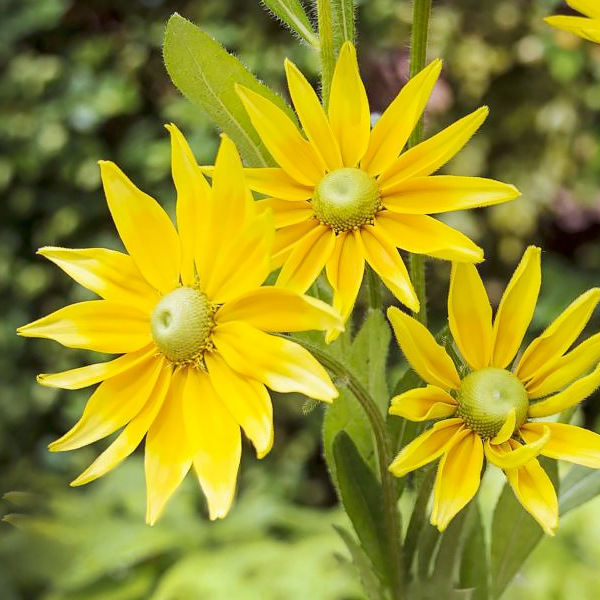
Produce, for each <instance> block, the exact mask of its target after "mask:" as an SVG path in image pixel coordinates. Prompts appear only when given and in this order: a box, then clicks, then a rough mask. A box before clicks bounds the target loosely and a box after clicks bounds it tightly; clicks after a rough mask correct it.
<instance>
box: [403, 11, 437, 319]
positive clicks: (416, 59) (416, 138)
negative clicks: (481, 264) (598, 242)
mask: <svg viewBox="0 0 600 600" xmlns="http://www.w3.org/2000/svg"><path fill="white" fill-rule="evenodd" d="M431 3H432V0H413V22H412V30H411V36H410V76H411V77H414V76H415V75H416V74H417V73H419V72H420V71H422V70H423V68H424V67H425V61H426V60H427V35H428V33H429V17H430V15H431ZM422 140H423V118H421V119H419V122H418V123H417V125H416V127H415V129H414V131H413V133H412V135H411V136H410V139H409V140H408V147H409V148H412V147H413V146H416V145H417V144H419V143H420V142H421V141H422ZM410 277H411V280H412V282H413V285H414V287H415V292H416V294H417V298H418V299H419V303H420V305H421V307H420V310H419V312H418V313H415V318H416V319H418V320H419V321H420V322H421V323H423V325H427V292H426V285H425V258H424V257H423V256H422V255H420V254H411V256H410Z"/></svg>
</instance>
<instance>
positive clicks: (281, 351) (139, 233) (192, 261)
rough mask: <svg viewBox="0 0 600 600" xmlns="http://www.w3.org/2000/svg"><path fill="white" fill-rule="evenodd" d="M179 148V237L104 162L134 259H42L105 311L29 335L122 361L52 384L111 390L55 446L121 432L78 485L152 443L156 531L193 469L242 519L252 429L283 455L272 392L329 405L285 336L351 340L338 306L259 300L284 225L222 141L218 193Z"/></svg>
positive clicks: (77, 255)
mask: <svg viewBox="0 0 600 600" xmlns="http://www.w3.org/2000/svg"><path fill="white" fill-rule="evenodd" d="M167 129H168V130H169V132H170V134H171V148H172V173H173V180H174V182H175V187H176V189H177V230H176V229H175V227H174V226H173V224H172V222H171V220H170V218H169V217H168V215H167V213H166V212H165V211H164V210H163V209H162V208H161V207H160V205H159V204H158V203H157V202H156V201H155V200H154V199H152V198H151V197H150V196H148V195H146V194H144V193H143V192H141V191H140V190H139V189H137V188H136V187H135V186H134V184H133V183H132V182H131V181H130V180H129V179H128V178H127V177H126V176H125V175H124V174H123V173H122V171H120V170H119V168H118V167H117V166H116V165H115V164H113V163H111V162H105V161H103V162H101V163H100V168H101V174H102V182H103V185H104V190H105V193H106V198H107V201H108V207H109V209H110V212H111V214H112V217H113V220H114V222H115V225H116V227H117V230H118V232H119V235H120V237H121V240H122V241H123V244H124V246H125V248H126V249H127V252H128V254H124V253H122V252H115V251H113V250H106V249H103V248H91V249H83V250H71V249H66V248H42V249H41V250H40V251H39V252H40V254H41V255H42V256H45V257H46V258H48V259H49V260H51V261H53V262H54V263H56V264H57V265H58V266H59V267H61V268H62V269H63V270H64V271H65V272H66V273H67V274H68V275H70V276H71V277H72V278H73V279H75V281H77V282H78V283H80V284H81V285H83V286H84V287H86V288H88V289H89V290H91V291H93V292H95V293H96V294H98V295H99V296H100V297H101V298H102V299H101V300H92V301H89V302H80V303H78V304H73V305H71V306H67V307H65V308H62V309H60V310H58V311H57V312H55V313H53V314H51V315H48V316H46V317H43V318H41V319H39V320H37V321H34V322H33V323H30V324H29V325H25V326H23V327H21V328H20V329H19V333H20V335H23V336H26V337H41V338H49V339H53V340H56V341H57V342H59V343H61V344H63V345H64V346H68V347H70V348H87V349H89V350H95V351H98V352H108V353H117V354H122V356H120V357H118V358H116V359H114V360H112V361H110V362H105V363H101V364H92V365H89V366H85V367H81V368H77V369H73V370H70V371H65V372H62V373H55V374H52V375H40V376H39V378H38V380H39V382H40V383H41V384H43V385H47V386H51V387H59V388H65V389H78V388H83V387H87V386H90V385H93V384H96V383H100V385H99V386H98V388H97V389H96V391H95V392H94V393H93V394H92V396H91V397H90V399H89V401H88V403H87V406H86V407H85V410H84V412H83V416H82V417H81V419H80V421H79V422H78V423H77V424H76V425H75V426H74V427H73V428H72V429H71V430H70V431H69V432H68V433H66V434H65V435H64V436H63V437H61V438H60V439H59V440H57V441H55V442H54V443H52V444H51V445H50V449H51V450H54V451H62V450H72V449H75V448H80V447H82V446H85V445H87V444H91V443H92V442H95V441H97V440H99V439H100V438H103V437H106V436H108V435H110V434H112V433H114V432H115V431H117V430H119V429H122V431H121V433H120V435H119V436H118V437H117V438H116V440H115V441H114V442H113V443H112V444H111V445H110V446H109V447H108V448H107V449H106V450H105V451H104V452H103V453H102V454H101V455H100V456H99V457H98V458H97V459H96V460H95V461H94V462H93V463H92V465H91V466H90V467H89V468H88V469H87V470H86V471H85V472H84V473H83V474H81V475H80V476H79V477H78V478H77V479H76V480H75V481H74V482H73V485H81V484H84V483H88V482H89V481H92V480H93V479H96V478H97V477H100V476H101V475H104V474H105V473H106V472H107V471H109V470H111V469H113V468H114V467H116V466H117V465H118V464H119V463H120V462H121V461H122V460H124V459H125V458H126V457H127V456H129V455H130V454H131V453H132V452H133V451H134V450H135V449H136V447H137V446H138V445H139V444H140V442H141V441H142V439H143V438H144V436H145V438H146V443H145V473H146V487H147V521H148V522H149V523H151V524H152V523H154V522H155V521H156V519H157V518H158V516H159V515H160V513H161V511H162V509H163V508H164V506H165V504H166V502H167V501H168V499H169V498H170V497H171V495H172V494H173V492H174V491H175V490H176V489H177V487H178V486H179V484H180V483H181V482H182V480H183V478H184V477H185V475H186V474H187V473H188V471H189V470H190V468H192V467H193V469H194V471H195V474H196V476H197V478H198V481H199V482H200V485H201V487H202V489H203V491H204V494H205V496H206V499H207V502H208V509H209V515H210V518H211V519H216V518H223V517H225V515H226V514H227V512H228V511H229V508H230V506H231V503H232V500H233V496H234V492H235V486H236V478H237V472H238V469H239V463H240V453H241V439H240V427H241V428H242V429H243V431H244V433H245V434H246V436H247V437H248V438H249V439H250V441H251V442H252V444H253V445H254V447H255V449H256V453H257V455H258V457H259V458H262V457H263V456H265V455H266V454H267V453H268V452H269V450H270V449H271V445H272V443H273V414H272V413H273V409H272V405H271V399H270V397H269V394H268V392H267V389H266V387H265V386H268V387H269V388H271V389H272V390H275V391H278V392H299V393H302V394H306V395H307V396H310V397H311V398H315V399H318V400H323V401H326V402H329V401H331V400H332V399H333V398H335V397H336V396H337V391H336V389H335V387H334V386H333V384H332V382H331V380H330V378H329V376H328V375H327V373H326V371H325V370H324V369H323V367H322V366H321V365H320V364H319V363H318V362H317V361H316V360H315V359H314V358H313V356H312V355H311V354H309V353H308V352H307V351H306V350H305V349H303V348H302V347H301V346H299V345H298V344H296V343H294V342H292V341H291V340H288V339H284V338H282V337H276V336H273V335H269V334H270V333H273V332H282V331H286V332H290V331H302V330H306V329H321V330H326V329H331V328H342V327H343V325H342V322H341V319H340V317H339V315H338V314H337V313H336V312H335V311H334V310H333V309H332V308H331V307H329V306H328V305H327V304H325V303H323V302H320V301H317V300H315V299H313V298H309V297H307V296H303V295H300V294H298V293H296V292H294V291H292V290H284V289H280V288H275V287H272V286H271V287H268V286H267V287H260V286H261V284H262V283H263V281H264V280H265V279H266V277H267V276H268V274H269V272H270V252H271V244H272V241H273V224H272V221H271V217H270V215H268V214H262V215H258V214H257V211H256V206H255V203H254V201H253V199H252V196H251V192H250V190H249V189H248V187H247V185H246V183H245V180H244V173H243V167H242V164H241V162H240V160H239V157H238V154H237V151H236V149H235V146H234V145H233V142H231V141H230V140H229V139H228V138H227V137H223V139H222V142H221V147H220V150H219V153H218V156H217V160H216V166H215V170H214V174H213V185H212V189H211V187H210V186H209V185H208V183H207V182H206V180H205V179H204V176H203V175H202V173H201V172H200V169H199V167H198V165H197V163H196V161H195V159H194V157H193V155H192V152H191V150H190V148H189V146H188V144H187V142H186V141H185V139H184V137H183V135H182V134H181V133H180V131H179V130H178V129H177V128H176V127H175V126H174V125H169V126H167Z"/></svg>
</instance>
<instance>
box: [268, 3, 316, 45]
mask: <svg viewBox="0 0 600 600" xmlns="http://www.w3.org/2000/svg"><path fill="white" fill-rule="evenodd" d="M261 2H262V3H263V4H264V5H265V6H266V7H267V8H268V9H269V10H270V11H271V12H272V13H273V14H274V15H275V16H276V17H277V18H279V19H281V21H282V22H283V23H285V24H286V25H287V26H288V27H289V29H290V31H293V32H294V33H296V34H297V35H298V36H299V37H300V38H301V39H303V40H304V41H305V42H306V43H307V44H308V45H309V46H314V47H315V48H318V46H319V40H318V38H317V35H316V33H315V30H314V29H313V26H312V24H311V22H310V20H309V19H308V16H307V15H306V12H305V11H304V8H303V7H302V4H300V0H261Z"/></svg>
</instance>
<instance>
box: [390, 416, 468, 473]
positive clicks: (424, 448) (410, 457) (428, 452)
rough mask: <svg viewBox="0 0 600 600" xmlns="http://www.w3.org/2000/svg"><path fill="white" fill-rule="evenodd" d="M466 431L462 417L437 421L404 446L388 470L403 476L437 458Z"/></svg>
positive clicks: (466, 432) (466, 433)
mask: <svg viewBox="0 0 600 600" xmlns="http://www.w3.org/2000/svg"><path fill="white" fill-rule="evenodd" d="M468 433H469V430H466V429H464V425H463V420H462V419H446V420H444V421H438V422H437V423H435V424H434V425H433V427H431V428H430V429H428V430H427V431H425V432H424V433H422V434H421V435H420V436H419V437H417V438H415V439H414V440H413V441H412V442H410V444H408V445H407V446H404V448H402V450H400V452H399V454H398V455H397V456H396V458H395V459H394V460H393V461H392V464H391V465H390V466H389V470H390V471H391V472H392V473H393V474H394V475H395V476H396V477H403V476H404V475H406V474H407V473H410V472H411V471H414V470H415V469H418V468H420V467H422V466H424V465H426V464H428V463H430V462H433V461H434V460H435V459H436V458H439V457H440V456H441V455H442V454H443V452H444V451H445V450H446V448H448V446H449V445H450V444H451V443H455V442H456V441H457V439H459V438H462V437H464V436H466V435H468Z"/></svg>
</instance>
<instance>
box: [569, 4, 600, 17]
mask: <svg viewBox="0 0 600 600" xmlns="http://www.w3.org/2000/svg"><path fill="white" fill-rule="evenodd" d="M567 4H568V5H569V6H570V7H571V8H572V9H573V10H576V11H578V12H580V13H582V14H584V15H587V16H588V17H592V18H594V19H600V6H599V5H598V3H597V2H596V0H567Z"/></svg>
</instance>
